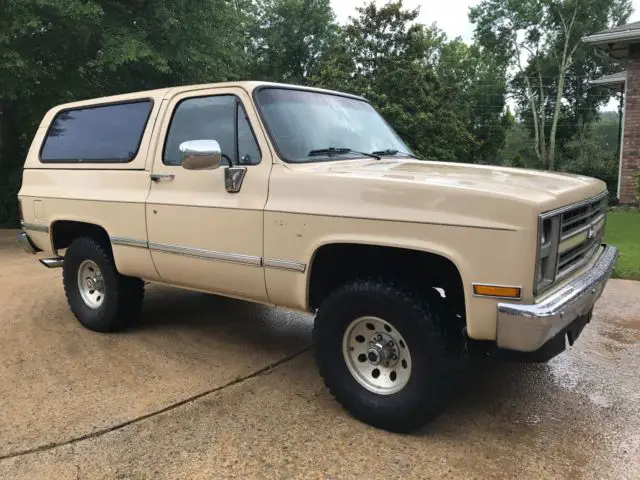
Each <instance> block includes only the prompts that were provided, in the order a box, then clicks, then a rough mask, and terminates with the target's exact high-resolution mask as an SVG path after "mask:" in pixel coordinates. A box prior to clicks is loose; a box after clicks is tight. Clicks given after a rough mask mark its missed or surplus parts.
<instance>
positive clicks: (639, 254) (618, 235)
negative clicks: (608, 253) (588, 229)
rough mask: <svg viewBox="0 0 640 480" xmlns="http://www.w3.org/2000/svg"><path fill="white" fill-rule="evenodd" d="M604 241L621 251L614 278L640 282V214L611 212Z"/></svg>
mask: <svg viewBox="0 0 640 480" xmlns="http://www.w3.org/2000/svg"><path fill="white" fill-rule="evenodd" d="M604 239H605V243H609V244H612V245H615V246H616V247H618V249H619V250H620V257H618V264H617V265H616V271H615V273H614V276H615V277H616V278H630V279H633V280H640V212H638V211H636V212H634V211H612V212H609V214H608V216H607V225H606V227H605V234H604Z"/></svg>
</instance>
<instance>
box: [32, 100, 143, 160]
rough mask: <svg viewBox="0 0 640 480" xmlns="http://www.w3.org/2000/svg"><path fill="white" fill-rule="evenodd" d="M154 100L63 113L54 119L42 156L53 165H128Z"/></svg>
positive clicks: (135, 153) (77, 109)
mask: <svg viewBox="0 0 640 480" xmlns="http://www.w3.org/2000/svg"><path fill="white" fill-rule="evenodd" d="M152 106H153V103H152V101H151V100H138V101H134V102H126V103H118V104H111V105H100V106H95V107H85V108H76V109H70V110H63V111H61V112H59V113H58V114H57V115H56V117H55V118H54V119H53V122H52V123H51V126H50V127H49V131H48V132H47V137H46V139H45V141H44V144H43V146H42V151H41V152H40V161H42V162H45V163H46V162H50V163H54V162H57V163H80V162H83V163H126V162H130V161H131V160H133V159H134V158H135V156H136V155H137V153H138V149H139V148H140V141H141V140H142V134H143V133H144V129H145V127H146V125H147V121H148V120H149V115H150V114H151V108H152Z"/></svg>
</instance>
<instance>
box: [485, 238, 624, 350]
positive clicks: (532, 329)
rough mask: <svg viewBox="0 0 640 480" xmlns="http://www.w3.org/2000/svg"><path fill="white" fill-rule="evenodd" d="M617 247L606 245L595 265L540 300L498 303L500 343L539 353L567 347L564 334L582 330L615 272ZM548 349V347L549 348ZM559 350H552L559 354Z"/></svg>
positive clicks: (507, 346) (508, 346)
mask: <svg viewBox="0 0 640 480" xmlns="http://www.w3.org/2000/svg"><path fill="white" fill-rule="evenodd" d="M617 257H618V250H617V249H616V247H613V246H611V245H605V246H604V248H603V249H602V250H601V251H600V256H599V257H598V259H597V260H596V262H595V264H594V265H593V266H592V267H591V268H590V269H589V270H587V271H586V272H584V273H583V274H581V275H579V276H578V277H576V278H575V279H573V280H572V281H571V282H570V283H568V284H567V285H565V286H564V287H562V288H560V289H559V290H558V291H557V292H554V293H553V294H552V295H550V296H549V297H548V298H546V299H544V300H543V301H542V302H540V303H536V304H532V305H519V304H513V303H499V304H498V331H497V346H498V348H500V349H502V350H510V351H515V352H536V351H540V350H544V349H545V347H557V348H553V349H552V350H557V349H558V348H560V347H562V348H561V349H560V351H562V350H564V345H565V341H564V340H565V338H564V337H565V336H566V335H567V334H569V336H570V341H571V342H573V340H575V338H571V332H572V331H576V332H577V334H579V333H580V330H581V327H583V326H584V324H586V323H588V321H589V319H590V318H591V310H592V309H593V305H594V303H595V302H596V300H598V298H599V297H600V295H601V294H602V291H603V290H604V286H605V284H606V283H607V281H608V280H609V278H610V277H611V274H612V273H613V268H614V267H615V264H616V259H617ZM547 350H548V349H547ZM557 353H560V352H555V351H554V352H551V356H553V354H557Z"/></svg>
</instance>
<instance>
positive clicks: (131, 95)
mask: <svg viewBox="0 0 640 480" xmlns="http://www.w3.org/2000/svg"><path fill="white" fill-rule="evenodd" d="M268 86H271V87H281V88H288V89H299V90H307V91H313V92H319V93H332V94H337V95H341V96H344V97H349V98H354V99H358V100H364V98H362V97H360V96H357V95H353V94H350V93H345V92H338V91H335V90H327V89H323V88H315V87H307V86H302V85H293V84H288V83H276V82H258V81H234V82H219V83H202V84H193V85H176V86H172V87H167V88H160V89H156V90H142V91H135V92H128V93H122V94H116V95H110V96H106V97H95V98H86V99H83V100H78V101H74V102H69V103H65V104H62V105H58V106H57V108H73V107H80V106H86V105H94V104H96V103H110V102H114V103H115V102H124V101H128V100H135V99H140V98H150V99H153V100H157V101H162V99H163V98H164V99H167V98H172V97H173V96H175V95H178V94H180V93H184V92H193V91H197V90H206V89H211V88H225V87H240V88H242V89H243V90H245V91H246V92H247V93H249V94H251V93H252V92H253V91H254V90H255V89H256V88H260V87H268Z"/></svg>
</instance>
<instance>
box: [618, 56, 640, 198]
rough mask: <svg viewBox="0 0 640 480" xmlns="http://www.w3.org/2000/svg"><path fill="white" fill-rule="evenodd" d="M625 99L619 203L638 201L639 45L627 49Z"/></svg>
mask: <svg viewBox="0 0 640 480" xmlns="http://www.w3.org/2000/svg"><path fill="white" fill-rule="evenodd" d="M627 72H628V73H627V98H626V106H625V114H624V140H623V145H622V158H621V161H620V185H619V187H618V190H619V191H618V195H619V197H620V203H632V202H635V201H636V200H638V198H637V197H638V181H639V179H638V178H637V176H638V175H639V174H640V44H634V45H631V46H630V49H629V60H628V66H627Z"/></svg>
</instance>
